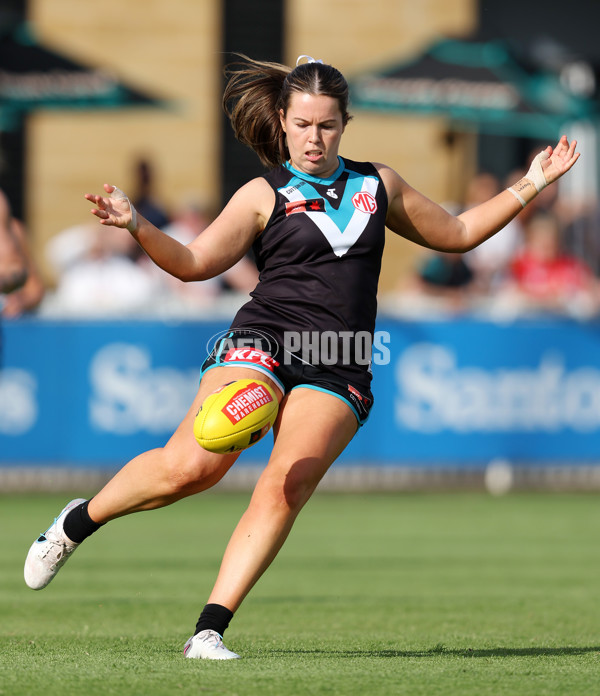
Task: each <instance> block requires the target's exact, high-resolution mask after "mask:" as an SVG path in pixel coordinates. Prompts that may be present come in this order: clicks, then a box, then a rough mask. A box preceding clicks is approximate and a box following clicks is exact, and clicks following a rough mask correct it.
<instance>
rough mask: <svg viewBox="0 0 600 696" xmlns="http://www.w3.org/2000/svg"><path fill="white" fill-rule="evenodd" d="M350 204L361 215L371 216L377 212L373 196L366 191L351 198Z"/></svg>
mask: <svg viewBox="0 0 600 696" xmlns="http://www.w3.org/2000/svg"><path fill="white" fill-rule="evenodd" d="M352 204H353V205H354V207H355V208H356V209H357V210H360V211H361V213H369V215H373V213H375V212H376V211H377V201H376V200H375V196H373V195H372V194H370V193H369V192H368V191H360V192H359V193H355V194H354V195H353V196H352Z"/></svg>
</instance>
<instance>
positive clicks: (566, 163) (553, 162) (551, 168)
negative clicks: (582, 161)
mask: <svg viewBox="0 0 600 696" xmlns="http://www.w3.org/2000/svg"><path fill="white" fill-rule="evenodd" d="M576 147H577V141H576V140H572V141H571V143H569V141H568V140H567V136H566V135H563V136H562V137H561V139H560V140H559V141H558V143H557V144H556V147H554V149H553V148H552V147H551V146H550V145H548V147H547V148H546V149H545V150H544V151H543V152H544V153H547V157H546V158H545V159H542V160H541V166H542V172H543V173H544V178H545V179H546V182H547V183H548V184H551V183H552V182H553V181H556V180H557V179H559V178H560V177H561V176H562V175H563V174H565V173H566V172H568V171H569V169H571V167H572V166H573V165H574V164H575V162H577V160H578V159H579V156H580V154H581V153H579V152H575V148H576Z"/></svg>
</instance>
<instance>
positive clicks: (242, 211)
mask: <svg viewBox="0 0 600 696" xmlns="http://www.w3.org/2000/svg"><path fill="white" fill-rule="evenodd" d="M301 58H308V57H306V56H301ZM223 99H224V106H225V108H226V111H227V113H228V115H229V117H230V120H231V123H232V126H233V129H234V131H235V134H236V136H237V137H238V139H239V140H240V141H241V142H243V143H245V144H247V145H249V146H250V147H252V148H253V149H254V150H255V151H256V154H257V155H258V156H259V158H260V160H261V162H263V164H265V165H266V166H267V167H268V168H269V172H268V173H267V174H265V175H264V176H261V177H258V178H256V179H253V180H252V181H250V182H248V183H247V184H246V185H244V186H242V187H241V188H240V189H239V190H238V191H237V192H236V193H235V195H234V196H233V197H232V199H231V200H230V201H229V203H228V204H227V205H226V207H225V208H224V210H223V211H222V212H221V214H220V215H219V216H218V217H217V218H216V219H215V221H214V222H213V223H212V224H211V225H210V226H209V227H208V228H207V229H206V230H205V231H203V232H202V233H201V234H200V235H199V236H198V237H197V238H196V239H195V240H194V241H193V242H191V243H190V244H188V245H187V246H183V245H181V244H180V243H178V242H177V241H175V240H174V239H172V238H170V237H168V236H167V235H165V234H163V233H162V232H161V231H160V230H158V229H157V228H155V227H154V226H153V225H151V224H150V223H149V222H148V221H147V220H145V219H144V218H143V217H142V216H141V215H138V214H136V211H135V209H134V207H133V206H132V205H131V203H130V201H129V199H128V198H127V196H126V195H125V194H124V193H123V192H121V191H120V190H119V189H117V188H116V187H114V186H109V185H106V184H105V186H104V191H105V193H104V194H102V195H94V194H86V198H87V200H89V201H90V202H91V203H92V204H93V206H94V207H93V208H92V211H91V212H92V214H93V215H95V216H96V217H98V218H99V219H100V221H101V222H102V223H103V224H105V225H114V226H117V227H122V228H126V229H127V230H129V232H130V233H131V234H132V235H133V237H134V238H135V239H136V240H137V242H138V243H139V244H140V245H141V247H142V248H143V249H144V251H145V252H146V254H148V256H149V257H150V258H151V259H152V260H153V261H154V262H155V263H156V264H157V265H158V266H160V267H161V268H162V269H164V270H165V271H166V272H167V273H170V274H172V275H173V276H175V277H177V278H179V279H181V280H184V281H198V280H204V279H208V278H212V277H213V276H215V275H218V274H220V273H222V272H223V271H225V270H226V269H228V268H231V267H232V266H233V265H234V264H235V263H236V262H237V261H239V260H240V259H241V258H242V257H243V256H244V254H246V252H248V250H249V249H250V248H251V247H252V248H253V250H254V253H255V256H256V259H257V264H258V267H259V271H260V279H259V282H258V285H257V287H256V289H255V290H254V292H253V293H252V299H251V300H250V301H249V302H248V303H247V304H246V305H245V306H244V307H242V308H241V310H240V311H239V312H238V314H237V316H236V317H235V319H234V320H233V322H232V324H231V327H230V330H229V331H228V332H227V333H225V334H224V336H223V340H221V341H220V342H219V343H218V344H217V345H216V346H215V350H214V351H213V352H212V353H211V355H209V357H208V358H207V360H206V362H205V364H204V366H203V371H202V379H201V382H200V388H199V390H198V394H197V396H196V398H195V400H194V402H193V404H192V405H191V408H190V410H189V411H188V413H187V415H186V416H185V418H184V419H183V421H182V423H181V425H180V426H179V427H178V428H177V430H176V432H175V433H174V435H173V436H172V437H171V439H170V440H169V441H168V442H167V444H166V445H165V446H164V447H162V448H159V449H155V450H152V451H149V452H145V453H144V454H141V455H139V456H138V457H136V458H135V459H133V460H132V461H130V462H129V463H128V464H126V465H125V466H124V467H123V469H121V471H119V472H118V473H117V474H116V475H115V477H114V478H113V479H112V480H111V481H110V482H109V483H108V484H107V485H106V486H105V487H104V488H103V489H102V490H101V491H100V492H99V493H98V494H97V495H95V496H94V497H93V498H92V499H91V500H89V501H85V500H82V499H78V500H74V501H72V502H71V503H69V505H67V506H66V507H65V509H64V510H63V511H62V512H61V513H60V514H59V516H58V518H57V519H56V520H55V522H54V523H53V524H52V525H51V527H50V528H49V529H48V530H47V531H46V532H45V533H44V534H43V535H42V536H41V537H40V538H39V539H38V540H37V541H36V542H34V544H33V545H32V547H31V550H30V552H29V555H28V558H27V561H26V564H25V578H26V581H27V584H28V585H29V586H30V587H32V588H33V589H41V588H43V587H45V586H46V585H47V584H48V583H49V582H50V581H51V580H52V578H53V577H54V575H55V574H56V572H57V571H58V569H59V568H60V567H61V566H62V564H63V563H64V562H65V561H66V560H67V558H68V557H69V556H70V554H71V553H72V552H73V550H74V549H75V548H77V546H78V545H79V544H80V543H81V542H82V541H83V540H84V539H85V538H86V537H87V536H89V535H90V534H91V533H93V532H94V531H95V530H97V529H98V528H99V527H100V526H101V525H103V524H105V523H106V522H109V521H110V520H113V519H115V518H117V517H121V516H123V515H127V514H129V513H132V512H138V511H141V510H151V509H154V508H158V507H161V506H164V505H169V504H170V503H173V502H175V501H177V500H180V499H181V498H183V497H185V496H189V495H192V494H194V493H199V492H200V491H204V490H206V489H208V488H210V487H211V486H213V485H215V484H216V483H217V482H218V481H219V480H220V479H221V478H222V477H223V476H224V475H225V474H226V473H227V471H228V470H229V469H230V468H231V467H232V466H233V464H234V463H235V461H236V459H237V457H238V456H239V453H232V454H215V453H213V452H209V451H207V450H205V449H202V448H201V447H200V446H199V445H198V444H197V442H196V440H195V438H194V435H193V424H194V419H195V416H196V414H197V412H198V410H199V409H200V407H201V405H202V403H203V401H204V399H205V398H206V396H207V395H208V394H210V393H211V392H213V391H214V390H215V389H217V388H219V387H221V386H222V385H224V384H227V383H230V382H232V381H235V380H240V379H245V378H248V377H252V378H254V379H256V378H259V379H260V380H262V381H264V382H266V383H267V384H268V385H269V386H270V387H271V388H272V389H273V390H275V393H276V394H277V395H278V398H279V400H280V407H279V415H278V418H277V421H276V423H275V425H274V428H273V433H274V443H273V448H272V452H271V455H270V458H269V461H268V463H267V465H266V466H265V468H264V470H263V472H262V475H261V476H260V478H259V480H258V483H257V485H256V487H255V489H254V492H253V495H252V497H251V500H250V503H249V505H248V508H247V510H246V511H245V512H244V514H243V516H242V517H241V519H240V521H239V523H238V525H237V527H236V529H235V531H234V532H233V535H232V536H231V539H230V541H229V543H228V545H227V548H226V550H225V554H224V557H223V561H222V564H221V568H220V571H219V573H218V577H217V579H216V583H215V585H214V587H213V589H212V592H211V593H210V596H209V597H208V602H207V604H206V606H205V607H204V609H203V611H202V614H201V616H200V619H199V621H198V623H197V625H196V629H195V631H194V635H193V636H192V637H191V638H190V639H189V640H188V641H187V643H186V645H185V649H184V653H185V655H186V657H192V658H207V659H232V658H236V657H238V655H236V654H235V653H233V652H231V651H229V650H228V649H227V648H226V647H225V646H224V645H223V641H222V636H223V632H224V631H225V629H226V628H227V626H228V624H229V621H230V620H231V618H232V617H233V614H234V613H235V612H236V610H237V609H238V607H239V606H240V604H241V603H242V601H243V599H244V597H245V596H246V595H247V594H248V592H249V591H250V589H251V588H252V587H253V585H254V584H255V583H256V581H257V580H258V579H259V578H260V577H261V575H262V574H263V573H264V572H265V570H266V569H267V568H268V566H269V564H270V563H271V562H272V561H273V559H274V558H275V556H276V554H277V552H278V551H279V549H280V548H281V546H282V544H283V543H284V541H285V539H286V537H287V536H288V534H289V532H290V529H291V528H292V525H293V523H294V521H295V519H296V517H297V515H298V513H299V512H300V510H301V509H302V507H303V505H304V504H305V503H306V502H307V500H308V499H309V498H310V496H311V495H312V493H313V491H314V490H315V488H316V487H317V484H318V483H319V481H320V480H321V478H322V477H323V475H324V474H325V472H326V471H327V470H328V468H329V467H330V466H331V464H332V462H333V461H334V460H335V459H336V458H337V457H338V455H339V454H340V453H341V452H342V451H343V450H344V448H345V447H346V446H347V445H348V443H349V442H350V440H351V439H352V438H353V437H354V435H355V434H356V432H357V430H358V428H359V426H360V425H361V424H362V423H364V421H365V420H366V418H367V416H368V414H369V409H370V408H371V405H372V402H373V397H372V395H371V391H370V382H371V373H370V369H369V362H368V360H364V359H361V355H362V353H363V352H364V351H361V350H359V347H360V346H359V343H360V344H361V345H362V344H363V343H364V337H365V335H367V336H370V335H372V333H373V330H374V324H375V312H376V293H377V282H378V276H379V270H380V264H381V257H382V253H383V242H384V234H385V228H386V227H388V228H389V229H390V230H391V231H392V232H394V233H396V234H399V235H401V236H403V237H405V238H406V239H409V240H411V241H413V242H415V243H417V244H420V245H422V246H425V247H428V248H431V249H439V250H442V251H450V252H465V251H467V250H469V249H472V248H473V247H475V246H476V245H478V244H479V243H481V242H483V241H484V240H485V239H487V238H488V237H490V236H491V235H493V234H494V233H496V232H498V230H500V229H501V228H502V227H503V226H504V225H506V224H507V223H508V222H509V221H510V220H511V219H512V218H514V217H515V216H516V215H517V214H518V212H519V211H520V210H522V208H523V207H524V206H525V205H526V204H527V203H528V202H529V201H531V200H532V199H533V198H534V197H535V196H536V195H537V194H538V192H539V191H541V190H542V188H544V187H545V186H546V185H547V184H550V183H551V182H553V181H555V180H556V179H558V178H559V177H560V176H562V175H563V174H564V173H565V172H567V171H568V170H569V169H570V168H571V167H572V166H573V164H574V163H575V162H576V160H577V158H578V157H579V155H578V154H576V152H575V146H576V143H575V142H572V143H569V142H568V141H567V138H566V137H565V136H563V137H562V138H561V139H560V140H559V142H558V143H557V145H556V146H555V147H554V148H552V147H547V148H546V149H545V150H544V151H543V152H542V153H540V154H539V155H538V156H537V157H536V158H535V159H534V161H533V163H532V164H531V168H530V169H529V171H528V173H527V175H526V176H525V177H524V178H522V179H521V180H520V181H518V182H516V183H515V184H514V185H513V186H512V187H511V188H510V189H507V190H505V191H503V192H501V193H500V194H499V195H497V196H495V197H494V198H492V199H491V200H489V201H487V202H485V203H483V204H481V205H479V206H477V207H476V208H473V209H471V210H468V211H467V212H464V213H462V214H460V215H458V216H457V217H453V216H452V215H450V214H449V213H448V212H446V211H445V210H444V209H443V208H441V207H440V206H438V205H436V204H435V203H433V202H432V201H430V200H428V199H427V198H426V197H425V196H423V195H422V194H420V193H419V192H418V191H416V190H415V189H413V188H411V186H409V184H407V183H406V181H404V179H403V178H402V177H401V176H400V175H399V174H398V173H396V172H395V171H394V170H393V169H392V168H391V167H389V166H387V165H385V164H379V163H371V162H353V161H351V160H348V159H346V158H344V157H342V156H340V154H339V149H340V143H341V139H342V135H343V133H344V130H345V129H346V127H347V125H348V122H349V120H350V115H349V113H348V86H347V83H346V80H345V79H344V77H343V76H342V75H341V73H340V72H339V71H338V70H336V69H335V68H334V67H332V66H331V65H326V64H323V63H322V62H321V61H314V60H313V59H311V58H308V60H307V61H302V60H300V59H299V61H298V64H297V65H296V67H295V68H294V69H290V68H288V67H285V66H283V65H279V64H273V63H265V62H258V61H254V60H250V59H246V58H244V59H243V62H241V63H240V64H237V65H236V66H232V68H231V70H230V73H229V82H228V84H227V87H226V89H225V93H224V98H223ZM324 337H325V338H326V339H327V340H326V341H324V340H321V339H323V338H324ZM249 342H250V343H249ZM325 343H326V344H327V345H326V348H327V350H326V351H325V352H324V354H321V353H322V348H323V345H324V344H325ZM248 345H251V346H252V348H253V351H251V352H250V353H248V352H247V351H243V350H236V348H238V347H247V346H248Z"/></svg>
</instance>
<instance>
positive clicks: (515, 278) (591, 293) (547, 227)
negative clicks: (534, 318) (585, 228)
mask: <svg viewBox="0 0 600 696" xmlns="http://www.w3.org/2000/svg"><path fill="white" fill-rule="evenodd" d="M561 232H562V230H561V227H560V223H559V220H558V218H557V217H556V215H554V214H553V213H551V212H549V211H545V210H538V211H537V212H536V213H535V214H534V215H533V216H532V217H531V218H530V219H529V220H528V221H527V224H526V226H525V230H524V246H523V249H522V251H521V252H520V253H518V254H517V255H516V257H515V258H514V259H513V261H512V263H511V274H510V278H509V280H508V283H507V285H506V287H505V289H504V291H503V293H502V296H503V302H504V304H505V306H506V303H508V306H510V307H512V308H514V309H515V310H517V311H519V312H559V313H564V314H569V315H571V316H577V317H589V316H592V315H594V314H596V313H597V312H598V299H599V294H598V281H597V280H596V279H595V278H594V275H593V273H592V272H591V270H590V268H589V267H588V266H587V265H586V264H585V263H584V262H583V261H580V260H579V259H577V258H575V257H574V256H571V255H570V254H568V253H565V251H564V250H563V248H562V246H561V241H562V237H561Z"/></svg>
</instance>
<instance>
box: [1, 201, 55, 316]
mask: <svg viewBox="0 0 600 696" xmlns="http://www.w3.org/2000/svg"><path fill="white" fill-rule="evenodd" d="M2 295H4V297H2ZM43 297H44V284H43V283H42V280H41V277H40V274H39V272H38V269H37V267H36V265H35V263H34V261H33V257H32V255H31V252H30V250H29V244H28V242H27V236H26V234H25V227H24V225H23V223H21V222H20V221H19V220H17V219H16V218H14V217H13V216H12V213H11V210H10V205H9V202H8V199H7V197H6V195H5V194H4V193H3V192H2V191H0V308H1V313H2V316H4V317H17V316H20V315H21V314H23V313H25V312H30V311H32V310H34V309H36V308H37V307H38V305H39V304H40V302H41V301H42V298H43Z"/></svg>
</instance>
